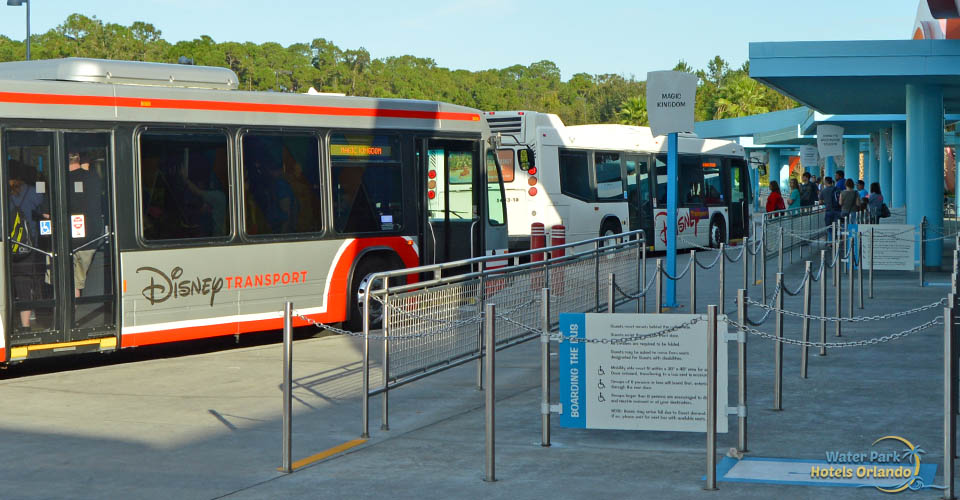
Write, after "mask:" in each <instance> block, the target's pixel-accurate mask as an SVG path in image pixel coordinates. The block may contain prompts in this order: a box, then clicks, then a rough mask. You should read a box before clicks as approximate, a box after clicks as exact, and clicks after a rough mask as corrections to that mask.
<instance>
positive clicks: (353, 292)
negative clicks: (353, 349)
mask: <svg viewBox="0 0 960 500" xmlns="http://www.w3.org/2000/svg"><path fill="white" fill-rule="evenodd" d="M399 267H402V266H397V265H394V264H393V263H392V262H391V259H388V258H386V257H382V256H369V257H365V258H364V259H363V260H361V261H360V263H359V264H357V267H356V268H355V269H354V271H353V279H352V280H351V284H350V295H349V303H350V319H348V320H347V323H346V327H347V329H348V330H350V331H353V332H360V331H363V298H364V295H365V294H366V293H367V290H376V289H379V288H383V281H382V280H379V279H377V280H374V279H372V278H373V275H374V274H376V273H380V272H384V271H392V270H394V269H399ZM390 281H391V284H394V283H393V282H394V281H400V280H398V279H396V278H393V279H391V280H390ZM382 320H383V305H382V304H380V303H379V302H377V301H376V300H373V298H372V297H371V299H370V328H371V329H373V328H379V327H380V324H381V321H382Z"/></svg>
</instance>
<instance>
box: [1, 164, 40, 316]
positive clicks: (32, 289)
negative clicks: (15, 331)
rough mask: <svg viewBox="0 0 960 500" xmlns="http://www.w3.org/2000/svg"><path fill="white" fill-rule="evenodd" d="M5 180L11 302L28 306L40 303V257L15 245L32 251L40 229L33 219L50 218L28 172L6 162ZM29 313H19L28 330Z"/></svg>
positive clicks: (30, 312)
mask: <svg viewBox="0 0 960 500" xmlns="http://www.w3.org/2000/svg"><path fill="white" fill-rule="evenodd" d="M8 167H9V171H8V175H9V180H8V181H7V183H8V185H9V192H8V194H9V196H8V201H9V210H8V211H7V218H8V219H7V222H8V224H9V226H8V227H10V228H11V234H10V242H9V243H10V244H9V250H10V252H11V255H10V274H11V277H12V278H13V280H12V281H13V300H14V304H16V303H18V302H29V301H34V300H40V299H42V298H43V297H42V295H43V293H42V291H41V287H42V286H43V285H42V284H41V277H42V276H43V272H44V262H43V259H42V257H41V255H40V254H39V253H38V252H37V251H36V250H33V249H32V248H29V247H27V246H23V247H21V246H20V245H17V243H18V242H22V243H24V244H25V245H29V246H32V247H36V246H37V245H38V243H37V237H38V235H39V234H40V226H39V223H38V222H37V218H38V216H39V217H42V218H44V219H49V218H50V213H49V209H48V208H47V198H46V196H44V195H42V194H40V193H38V192H37V190H36V188H34V186H32V185H30V184H28V183H27V179H28V178H32V177H33V176H32V175H31V174H32V172H30V169H29V168H28V167H27V166H26V165H24V164H23V163H21V162H19V161H17V160H9V161H8ZM32 315H33V310H32V309H21V310H20V326H21V327H22V328H24V329H29V328H30V316H32Z"/></svg>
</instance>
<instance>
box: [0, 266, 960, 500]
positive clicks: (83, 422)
mask: <svg viewBox="0 0 960 500" xmlns="http://www.w3.org/2000/svg"><path fill="white" fill-rule="evenodd" d="M705 257H709V258H708V259H704V260H705V261H706V262H710V261H712V260H713V258H712V255H710V254H704V255H703V256H702V258H705ZM685 258H686V257H683V259H685ZM684 263H685V261H684V260H681V261H680V264H681V268H682V266H683V264H684ZM649 264H650V266H651V267H650V271H649V272H651V273H652V266H653V263H652V261H650V262H649ZM768 265H769V266H770V267H769V268H768V269H770V271H768V279H771V280H772V279H773V277H774V276H775V267H776V266H775V263H773V262H771V263H769V264H768ZM740 267H741V266H739V265H728V267H727V283H728V288H727V294H726V296H727V302H728V304H727V311H728V312H729V313H733V312H734V311H735V308H734V307H733V306H732V305H731V304H732V303H733V300H734V298H735V296H736V293H735V290H736V288H737V287H738V286H739V284H740V283H741V282H742V277H741V276H740V274H739V273H740ZM787 271H788V273H789V276H788V284H789V285H790V286H791V287H795V286H796V283H799V281H800V274H801V273H802V264H800V263H796V264H794V265H792V266H789V267H788V269H787ZM699 273H700V275H699V276H698V284H699V285H700V287H701V290H702V291H701V292H698V300H697V302H698V304H699V309H700V311H699V312H703V311H704V310H705V309H706V305H707V304H711V303H714V302H715V301H716V298H717V282H716V279H715V278H714V276H715V274H711V273H715V270H711V271H703V270H700V271H699ZM650 276H652V274H650ZM828 279H829V278H828ZM928 280H930V281H946V280H947V277H946V276H945V275H942V274H939V275H938V274H932V275H931V274H928ZM828 288H829V287H828ZM875 288H876V296H877V298H876V299H873V300H869V299H865V300H866V303H865V306H866V308H865V309H863V310H860V309H855V311H854V314H855V315H874V314H883V313H889V312H894V311H902V310H906V309H909V308H911V307H916V306H918V305H922V304H928V303H932V302H934V301H936V300H938V299H940V298H942V297H944V296H945V294H946V292H947V289H946V288H942V287H924V288H920V287H919V286H918V285H917V277H916V274H909V273H892V274H891V273H878V275H877V277H876V283H875ZM677 289H678V294H679V297H678V299H679V300H680V301H681V303H686V300H687V298H686V290H687V286H686V284H685V283H684V284H682V285H681V286H678V287H677ZM768 289H770V290H772V286H770V287H768ZM751 293H752V294H753V295H755V296H756V295H758V294H759V289H758V288H755V289H754V290H752V291H751ZM828 293H832V292H828ZM814 294H815V295H814V304H818V299H817V297H816V288H814ZM844 301H846V290H844ZM832 304H833V302H832V296H831V298H830V299H829V300H828V312H829V311H832ZM649 305H650V307H651V308H652V305H653V301H652V299H651V300H650V302H649ZM786 306H787V308H788V309H790V310H794V311H799V310H801V308H800V299H799V297H796V298H788V300H787V304H786ZM621 310H623V311H624V312H626V311H631V310H633V306H632V305H627V306H624V307H622V308H621ZM844 310H846V306H844ZM679 312H686V311H685V310H684V309H683V308H681V310H680V311H679ZM814 312H815V313H817V312H818V309H817V306H816V305H815V306H814ZM940 314H942V307H938V308H935V309H933V310H931V311H927V312H924V313H920V314H916V315H913V316H909V317H903V318H896V319H890V320H886V321H883V322H879V323H857V324H845V325H844V330H843V335H844V337H843V338H841V339H836V338H835V337H833V329H832V325H830V324H828V327H830V328H829V329H828V333H829V336H828V341H834V340H840V341H850V340H862V339H867V338H872V337H877V336H880V335H885V334H888V333H895V332H898V331H901V330H906V329H908V328H909V327H912V326H915V325H918V324H920V323H923V322H925V321H928V320H930V319H931V318H933V317H934V316H936V315H940ZM751 316H753V317H754V318H758V317H759V316H760V312H759V311H758V310H757V309H754V310H753V311H752V313H751ZM786 325H787V329H786V330H787V333H786V334H787V336H788V337H792V338H799V336H800V322H799V320H796V319H788V320H787V323H786ZM760 329H761V330H764V331H767V332H772V330H773V322H772V319H771V320H769V321H768V322H767V323H765V324H764V326H763V327H761V328H760ZM813 333H814V338H818V335H819V325H818V324H816V323H815V324H814V325H813ZM942 335H943V327H942V326H940V327H934V328H931V329H929V330H926V331H924V332H922V333H917V334H915V335H911V336H909V337H906V338H903V339H899V340H895V341H892V342H889V343H883V344H878V345H873V346H867V347H849V348H843V349H834V350H831V351H830V352H829V354H828V355H827V356H826V357H820V356H817V355H816V353H815V352H813V351H811V359H810V368H809V370H810V375H809V378H808V379H806V380H804V379H801V378H800V377H799V359H800V350H799V348H796V347H794V346H786V349H785V357H784V363H785V370H784V388H783V390H784V408H785V409H784V411H772V410H770V409H769V408H771V407H772V395H773V389H772V387H773V350H774V345H773V344H772V343H771V342H769V341H766V340H764V339H761V338H758V337H754V336H751V337H750V338H749V343H748V360H749V371H748V380H749V392H748V406H749V417H750V420H749V436H748V437H749V448H750V452H749V453H748V456H755V457H778V458H792V459H822V458H823V456H824V452H825V451H826V450H835V449H855V450H859V449H864V448H868V447H869V445H870V443H871V442H873V440H875V439H877V438H878V437H881V436H885V435H888V434H896V435H902V436H905V437H908V438H909V439H910V440H911V441H912V442H913V443H915V444H918V445H920V446H921V447H923V448H924V449H925V450H926V451H927V454H926V455H924V456H923V462H924V463H937V464H942V452H943V450H942V447H943V445H942V440H943V437H942V421H943V414H942V383H943V382H942ZM359 347H360V344H359V341H358V340H357V339H354V338H343V337H328V338H323V339H307V340H301V341H298V342H297V343H296V344H295V346H294V351H295V354H294V359H295V367H294V370H295V371H294V376H295V379H296V383H297V386H296V389H295V397H296V399H295V401H294V411H295V419H294V453H293V455H294V460H297V459H301V458H304V457H308V456H310V455H313V454H316V453H319V452H321V451H323V450H326V449H329V448H331V447H334V446H336V445H339V444H341V443H343V442H346V441H349V440H352V439H356V438H357V437H358V436H359V432H360V398H359V395H360V376H361V374H360V371H359V370H360V366H359V361H360V354H359V353H360V350H359ZM728 348H729V349H730V393H729V398H728V401H729V402H730V403H732V404H735V402H736V387H737V384H736V346H735V344H732V343H731V344H729V345H728ZM538 359H539V344H538V343H536V342H530V343H527V344H524V345H521V346H519V347H516V348H513V349H510V350H507V351H503V352H501V353H499V354H498V357H497V396H498V406H497V432H498V434H497V467H498V468H497V478H498V479H499V480H498V481H497V482H495V483H485V482H483V481H482V477H483V457H484V448H483V443H484V421H483V406H482V405H483V393H482V392H480V391H477V390H476V389H475V387H474V384H475V380H474V379H475V365H473V364H468V365H465V366H461V367H459V368H455V369H452V370H450V371H448V372H444V373H443V374H440V375H436V376H433V377H429V378H427V379H425V380H422V381H419V382H416V383H413V384H411V385H408V386H405V387H402V388H400V389H397V390H396V391H393V392H391V399H390V409H391V412H390V418H391V420H390V428H391V430H389V431H381V430H380V428H379V412H380V405H379V401H378V398H375V399H374V400H373V404H372V405H371V413H372V414H373V417H372V419H371V434H372V436H371V439H370V440H369V441H368V442H367V443H365V444H363V445H361V446H358V447H356V448H353V449H351V450H349V451H347V452H345V453H343V454H340V455H337V456H335V457H333V458H330V459H327V460H324V461H321V462H318V463H315V464H312V465H308V466H305V467H303V468H301V469H299V470H297V471H296V472H294V473H293V474H289V475H287V474H281V473H279V472H277V471H276V468H277V467H278V466H279V464H280V450H281V443H280V408H281V406H280V405H281V398H280V387H279V382H280V346H279V345H276V344H273V345H266V346H257V347H251V348H243V349H234V350H229V351H222V352H213V353H207V354H202V355H194V356H184V357H180V358H171V359H157V360H151V361H144V362H139V363H134V364H124V365H112V366H101V367H94V368H88V369H83V370H75V371H70V372H60V373H50V374H41V375H32V376H23V377H15V375H16V373H15V372H16V370H11V371H8V373H7V374H5V375H3V376H4V377H5V379H4V380H2V381H0V397H2V398H3V401H5V402H6V404H5V405H4V406H5V407H4V411H3V412H0V429H2V431H3V432H0V445H2V447H3V448H2V449H4V450H5V451H7V459H6V460H4V461H3V463H2V464H0V491H3V493H2V494H0V496H2V497H3V498H162V499H169V498H221V497H226V498H230V499H252V498H319V497H322V498H348V497H349V498H380V499H382V498H451V497H453V498H541V497H551V498H586V497H600V498H614V497H617V498H636V497H654V498H735V497H736V498H763V499H768V498H827V497H829V498H878V497H880V496H882V495H884V494H883V493H880V492H879V491H876V490H874V489H870V488H863V489H856V488H837V487H805V486H785V485H771V484H746V483H729V482H721V483H719V487H720V489H719V491H716V492H707V491H703V490H702V487H703V485H704V482H703V481H702V479H701V477H702V476H703V474H704V471H705V461H706V458H705V435H704V434H701V433H667V432H659V433H657V432H627V431H604V430H599V431H598V430H579V429H563V428H560V427H558V426H556V425H554V427H553V446H552V447H550V448H544V447H541V446H540V444H539V439H540V437H539V436H540V430H539V425H540V416H539V407H540V388H539V363H538ZM373 380H379V376H378V375H377V374H375V376H374V378H373ZM731 428H732V429H733V431H732V432H730V433H728V434H722V435H720V436H719V439H718V450H719V451H720V454H722V453H724V452H725V450H727V449H728V448H730V447H732V446H736V439H737V436H736V432H735V429H736V421H735V420H731ZM941 477H942V476H941V475H940V472H939V471H938V476H937V482H938V483H939V482H941ZM902 495H905V496H909V497H917V498H939V497H940V495H941V493H940V492H939V491H937V490H923V491H920V492H904V493H902Z"/></svg>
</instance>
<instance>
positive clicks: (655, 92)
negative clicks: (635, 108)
mask: <svg viewBox="0 0 960 500" xmlns="http://www.w3.org/2000/svg"><path fill="white" fill-rule="evenodd" d="M696 98H697V76H696V75H694V74H692V73H685V72H683V71H651V72H649V73H647V117H649V119H650V130H651V132H652V133H653V135H666V134H670V133H673V132H693V108H694V105H695V103H696Z"/></svg>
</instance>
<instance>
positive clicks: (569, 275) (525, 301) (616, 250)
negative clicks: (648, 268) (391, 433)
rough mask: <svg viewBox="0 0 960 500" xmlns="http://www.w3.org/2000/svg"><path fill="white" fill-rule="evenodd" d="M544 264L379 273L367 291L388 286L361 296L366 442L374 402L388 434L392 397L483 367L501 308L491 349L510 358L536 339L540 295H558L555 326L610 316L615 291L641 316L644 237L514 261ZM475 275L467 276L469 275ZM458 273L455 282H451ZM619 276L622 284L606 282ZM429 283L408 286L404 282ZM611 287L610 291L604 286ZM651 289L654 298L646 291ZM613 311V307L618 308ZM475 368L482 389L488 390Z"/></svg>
mask: <svg viewBox="0 0 960 500" xmlns="http://www.w3.org/2000/svg"><path fill="white" fill-rule="evenodd" d="M537 254H542V255H544V256H545V258H544V259H543V260H541V261H531V262H529V263H526V264H519V265H511V266H503V267H493V265H495V264H496V263H498V262H501V261H503V260H504V258H505V257H504V256H503V255H496V256H486V257H478V258H474V259H468V260H462V261H457V262H450V263H444V264H435V265H428V266H421V267H417V268H410V269H402V270H396V271H390V272H383V273H377V274H376V275H374V276H372V277H371V279H370V282H371V283H381V284H383V286H382V287H381V288H378V289H374V290H372V291H370V292H369V293H367V294H366V295H365V296H364V307H363V311H364V318H363V325H364V330H363V338H364V343H363V411H362V420H363V423H362V426H363V431H362V436H363V437H367V436H368V435H369V400H370V398H371V397H373V396H376V395H381V396H382V403H383V406H382V410H383V411H382V417H381V418H382V425H381V427H382V428H383V429H388V428H389V423H388V422H389V411H388V408H389V391H390V390H392V389H394V388H397V387H400V386H402V385H405V384H407V383H410V382H413V381H416V380H419V379H422V378H424V377H427V376H430V375H433V374H436V373H439V372H442V371H445V370H447V369H450V368H453V367H455V366H460V365H462V364H464V363H468V362H470V361H474V360H479V359H481V358H482V357H483V354H484V353H485V352H487V349H488V346H487V344H486V343H485V342H484V341H483V329H482V328H481V327H480V325H481V322H482V319H483V313H482V311H483V310H484V307H485V305H486V304H488V303H495V304H496V306H497V307H496V311H497V316H498V319H501V320H503V321H501V322H500V323H499V324H498V325H497V328H496V342H495V344H496V345H495V346H494V348H495V349H497V350H501V349H506V348H509V347H512V346H515V345H518V344H520V343H523V342H526V341H528V340H531V339H533V338H536V337H537V335H538V334H539V331H538V330H536V331H535V330H534V329H536V326H534V327H533V329H531V326H528V325H538V324H539V321H538V319H537V315H538V311H539V310H540V301H541V296H540V290H541V289H542V288H544V287H547V288H550V289H551V290H553V294H552V296H551V300H552V301H553V310H554V311H556V313H554V314H553V316H552V317H551V319H550V321H551V324H554V325H555V324H557V319H558V314H559V312H560V311H563V312H600V311H603V310H605V309H606V308H607V307H608V304H607V302H608V301H609V300H610V299H608V298H607V294H602V293H601V292H602V291H604V290H605V289H606V288H607V287H609V286H610V285H611V283H613V284H615V285H616V286H618V287H620V289H621V290H623V291H624V292H625V293H626V294H627V295H628V296H629V297H630V298H629V299H628V298H622V299H619V300H614V302H616V303H617V304H620V303H626V302H628V301H629V300H637V301H638V305H637V311H638V312H639V311H640V310H641V309H644V308H645V305H643V306H641V302H645V300H642V299H643V297H644V296H645V293H644V290H645V289H644V288H643V287H642V286H641V280H642V279H644V277H645V270H644V263H645V260H646V239H645V236H644V233H643V231H642V230H637V231H631V232H627V233H621V234H617V235H612V236H605V237H599V238H594V239H590V240H585V241H578V242H574V243H567V244H564V245H557V246H551V247H545V248H538V249H533V250H528V251H524V252H518V253H511V254H509V257H510V258H511V259H515V260H517V259H519V258H521V257H527V256H534V255H537ZM465 268H467V269H471V270H472V271H471V272H466V273H463V272H462V270H463V269H465ZM454 272H457V273H459V274H453V273H454ZM611 274H613V275H615V276H616V277H617V278H616V280H617V281H616V283H614V282H613V281H612V280H611V279H610V276H611ZM410 276H417V277H418V278H420V277H424V278H425V279H419V280H418V281H415V282H412V283H404V284H393V283H395V282H396V281H397V280H398V279H402V278H406V277H410ZM608 281H609V282H608ZM646 288H649V286H647V287H646ZM371 301H374V302H375V303H378V304H380V305H381V308H380V310H382V311H383V313H382V325H381V332H382V334H381V335H371V332H372V331H373V330H374V328H375V322H376V320H377V319H378V318H376V317H373V316H372V315H373V314H376V313H375V312H374V309H373V308H371V307H370V306H371V305H372V304H371ZM615 305H616V304H615ZM372 338H376V339H378V340H380V341H382V360H381V363H380V371H381V373H380V384H379V387H371V385H372V384H371V378H372V370H371V363H370V341H371V339H372ZM482 372H483V370H482V367H481V365H480V364H479V363H478V365H477V387H478V388H482V387H483V383H482Z"/></svg>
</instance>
